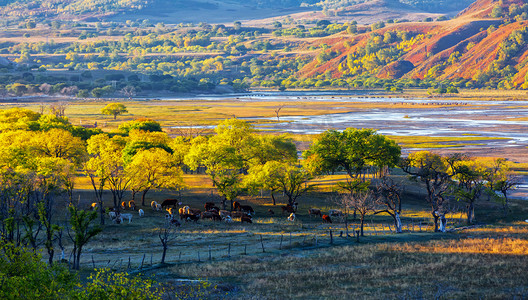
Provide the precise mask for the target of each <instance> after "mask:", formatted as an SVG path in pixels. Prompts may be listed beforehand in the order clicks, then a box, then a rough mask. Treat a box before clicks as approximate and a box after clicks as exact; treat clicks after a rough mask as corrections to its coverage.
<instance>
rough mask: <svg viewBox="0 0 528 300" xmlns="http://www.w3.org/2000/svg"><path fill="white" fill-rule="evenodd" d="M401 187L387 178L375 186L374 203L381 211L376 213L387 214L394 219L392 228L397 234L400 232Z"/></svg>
mask: <svg viewBox="0 0 528 300" xmlns="http://www.w3.org/2000/svg"><path fill="white" fill-rule="evenodd" d="M402 192H403V187H402V186H401V185H400V184H398V183H395V182H394V181H392V179H390V178H389V177H383V178H382V179H381V180H380V181H379V182H378V183H377V185H376V198H377V199H376V201H377V203H378V204H379V205H380V206H383V207H384V209H383V210H378V211H377V212H376V214H378V213H387V214H389V215H390V216H391V217H392V218H393V219H394V226H395V228H396V232H397V233H401V232H402V223H401V219H400V215H401V210H402V206H401V205H402V203H401V194H402Z"/></svg>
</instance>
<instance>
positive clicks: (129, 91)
mask: <svg viewBox="0 0 528 300" xmlns="http://www.w3.org/2000/svg"><path fill="white" fill-rule="evenodd" d="M120 92H121V94H123V95H124V96H125V97H128V99H131V98H132V97H134V96H135V95H136V94H137V91H136V88H135V87H133V86H131V85H127V86H125V87H124V88H122V89H121V91H120Z"/></svg>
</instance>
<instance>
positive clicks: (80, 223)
mask: <svg viewBox="0 0 528 300" xmlns="http://www.w3.org/2000/svg"><path fill="white" fill-rule="evenodd" d="M68 211H69V213H70V226H71V230H72V231H73V235H71V234H70V233H69V232H68V234H69V235H70V239H71V240H72V242H73V269H74V270H79V267H80V263H81V253H82V250H83V247H84V246H85V245H86V244H87V243H88V241H90V239H91V238H93V237H94V236H96V235H98V234H99V233H100V232H101V231H102V230H103V228H102V227H101V226H99V225H93V224H92V221H94V220H95V219H96V218H97V212H96V211H84V210H82V209H78V208H76V207H75V206H73V205H70V206H68Z"/></svg>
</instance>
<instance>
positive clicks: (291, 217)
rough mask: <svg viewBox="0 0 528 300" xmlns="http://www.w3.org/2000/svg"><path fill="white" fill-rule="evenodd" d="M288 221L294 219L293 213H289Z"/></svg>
mask: <svg viewBox="0 0 528 300" xmlns="http://www.w3.org/2000/svg"><path fill="white" fill-rule="evenodd" d="M288 221H292V222H293V221H295V213H291V214H290V216H289V217H288Z"/></svg>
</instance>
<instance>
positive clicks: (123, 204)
mask: <svg viewBox="0 0 528 300" xmlns="http://www.w3.org/2000/svg"><path fill="white" fill-rule="evenodd" d="M126 207H127V206H126V202H125V201H123V202H121V208H122V209H126Z"/></svg>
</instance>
